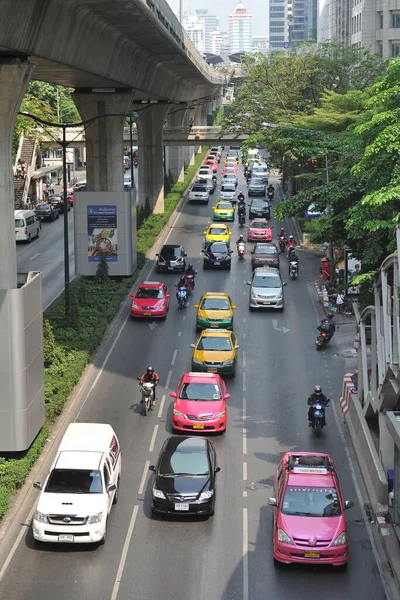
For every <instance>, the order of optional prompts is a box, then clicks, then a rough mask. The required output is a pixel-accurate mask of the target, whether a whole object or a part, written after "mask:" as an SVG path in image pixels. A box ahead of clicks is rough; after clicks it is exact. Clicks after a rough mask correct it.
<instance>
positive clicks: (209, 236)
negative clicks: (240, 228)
mask: <svg viewBox="0 0 400 600" xmlns="http://www.w3.org/2000/svg"><path fill="white" fill-rule="evenodd" d="M204 235H205V236H206V237H205V240H204V241H205V244H208V243H209V242H225V243H226V244H227V245H228V246H229V242H230V239H231V235H232V232H231V231H230V229H229V227H228V226H227V225H224V224H223V223H211V225H210V226H209V228H208V229H207V230H206V231H204Z"/></svg>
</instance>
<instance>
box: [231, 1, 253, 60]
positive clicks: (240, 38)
mask: <svg viewBox="0 0 400 600" xmlns="http://www.w3.org/2000/svg"><path fill="white" fill-rule="evenodd" d="M252 21H253V15H251V14H250V13H249V11H248V10H247V8H246V7H245V6H244V4H242V2H239V4H238V5H237V7H236V8H235V10H234V12H233V13H232V14H230V15H229V48H230V52H231V54H233V53H235V52H251V50H252V38H253V35H252V33H253V28H252Z"/></svg>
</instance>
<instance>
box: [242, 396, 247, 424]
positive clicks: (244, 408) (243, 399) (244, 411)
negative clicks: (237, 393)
mask: <svg viewBox="0 0 400 600" xmlns="http://www.w3.org/2000/svg"><path fill="white" fill-rule="evenodd" d="M246 411H247V398H246V396H243V398H242V413H243V414H242V418H243V422H245V421H246V418H247V415H246Z"/></svg>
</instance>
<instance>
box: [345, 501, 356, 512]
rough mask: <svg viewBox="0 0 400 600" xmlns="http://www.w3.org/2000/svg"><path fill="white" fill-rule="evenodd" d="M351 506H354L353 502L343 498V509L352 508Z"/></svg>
mask: <svg viewBox="0 0 400 600" xmlns="http://www.w3.org/2000/svg"><path fill="white" fill-rule="evenodd" d="M353 506H354V502H353V501H352V500H345V502H344V510H347V509H348V508H353Z"/></svg>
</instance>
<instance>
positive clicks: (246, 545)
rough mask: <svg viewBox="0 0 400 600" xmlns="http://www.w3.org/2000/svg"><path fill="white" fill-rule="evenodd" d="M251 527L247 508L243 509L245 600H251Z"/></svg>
mask: <svg viewBox="0 0 400 600" xmlns="http://www.w3.org/2000/svg"><path fill="white" fill-rule="evenodd" d="M248 550H249V526H248V515H247V508H244V509H243V600H249V555H248Z"/></svg>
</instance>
